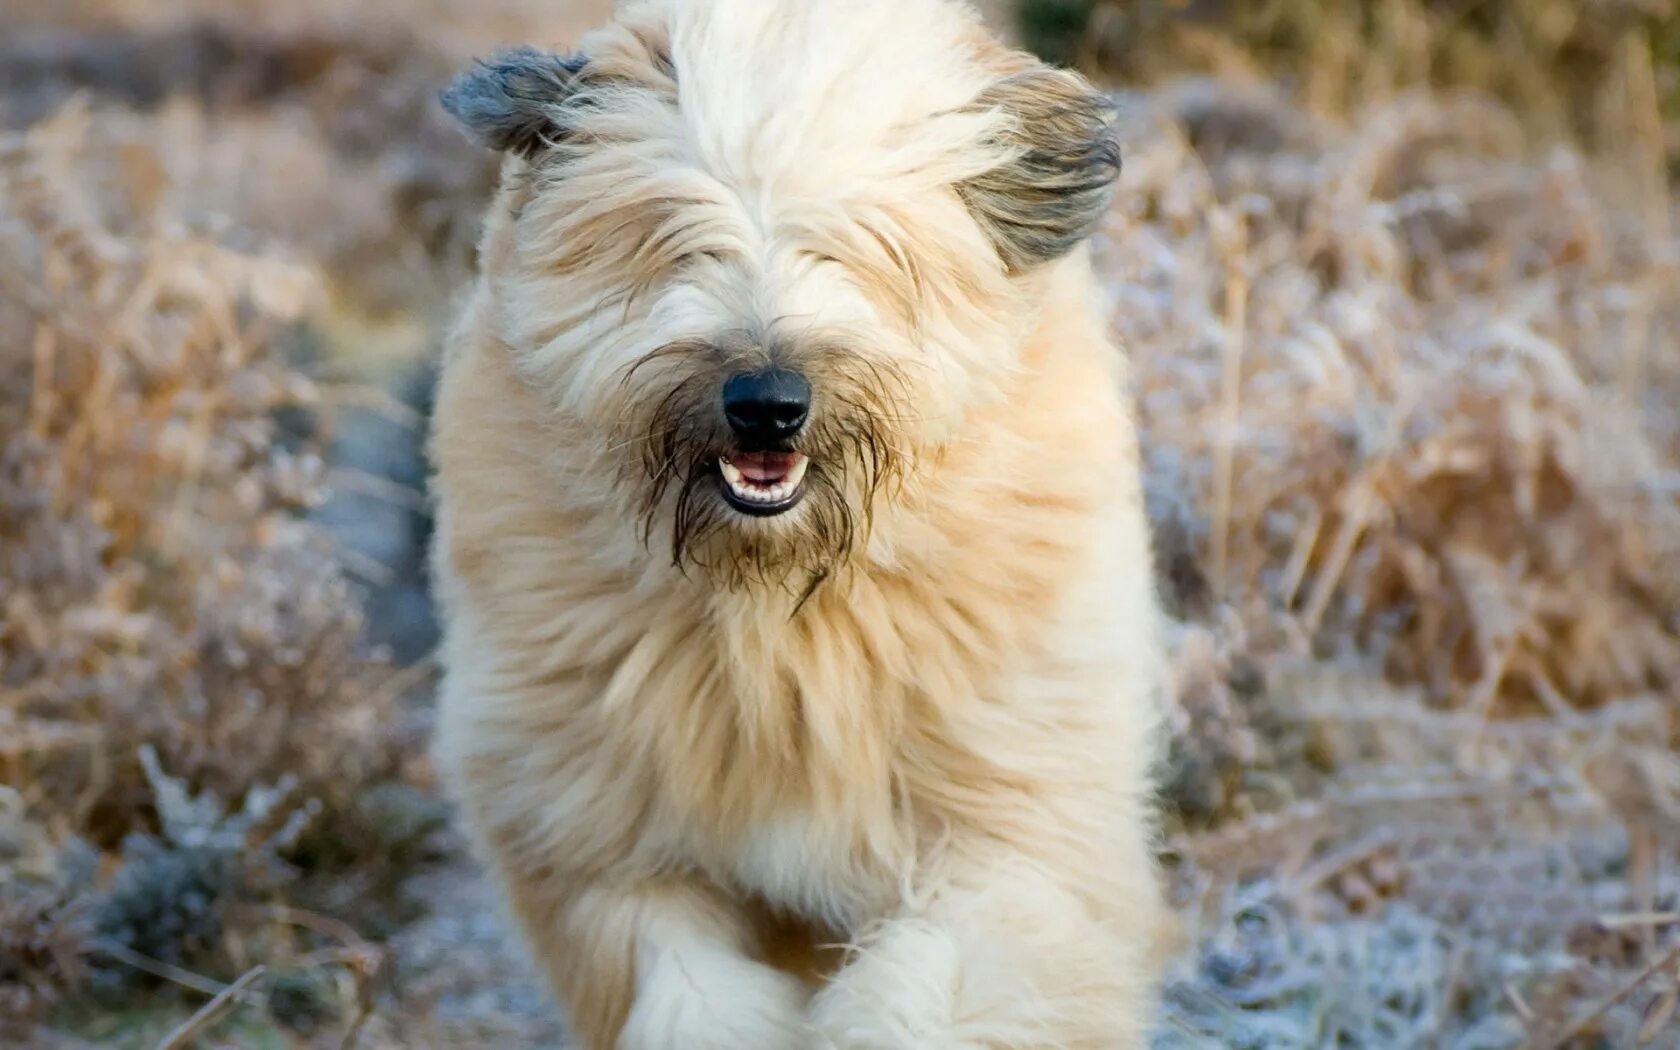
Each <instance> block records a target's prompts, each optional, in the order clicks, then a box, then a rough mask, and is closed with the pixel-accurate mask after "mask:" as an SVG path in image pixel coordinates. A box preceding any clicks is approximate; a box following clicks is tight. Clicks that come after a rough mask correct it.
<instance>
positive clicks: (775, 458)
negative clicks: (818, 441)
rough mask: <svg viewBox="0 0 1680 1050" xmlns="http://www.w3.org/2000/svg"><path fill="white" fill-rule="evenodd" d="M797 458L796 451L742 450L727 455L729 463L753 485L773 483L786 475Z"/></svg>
mask: <svg viewBox="0 0 1680 1050" xmlns="http://www.w3.org/2000/svg"><path fill="white" fill-rule="evenodd" d="M798 459H799V453H797V452H742V453H738V454H736V455H733V456H730V457H729V465H730V466H732V467H734V468H735V469H736V470H739V471H740V472H741V476H742V477H744V478H746V479H747V480H748V481H750V482H752V483H753V484H755V485H774V484H776V483H777V482H779V481H781V480H782V479H783V478H785V477H787V476H788V474H789V473H791V472H792V470H793V465H794V463H795V462H796V461H797V460H798Z"/></svg>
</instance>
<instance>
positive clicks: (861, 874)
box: [606, 572, 1047, 926]
mask: <svg viewBox="0 0 1680 1050" xmlns="http://www.w3.org/2000/svg"><path fill="white" fill-rule="evenodd" d="M1011 578H1012V576H1011V574H1008V573H995V572H994V583H993V586H992V587H991V588H988V589H987V590H986V591H984V592H982V594H981V595H976V594H975V592H974V581H972V580H964V581H962V586H961V587H960V588H958V587H954V588H951V591H950V592H949V593H947V592H946V591H945V590H944V589H943V588H941V587H940V582H941V581H939V580H938V579H937V578H934V579H925V578H924V579H919V580H916V581H914V582H911V581H909V580H906V579H901V578H891V577H889V578H885V579H880V578H865V579H859V580H853V581H851V583H850V585H849V586H848V587H847V588H846V589H845V590H844V592H843V593H835V594H833V595H823V596H821V597H819V598H816V599H813V600H812V601H810V602H808V603H807V604H806V605H805V607H804V608H802V609H801V610H800V611H799V613H798V614H797V615H796V616H794V617H792V618H791V619H790V618H788V616H787V610H786V606H785V605H780V604H776V605H772V606H771V607H770V608H769V609H764V608H762V607H760V606H758V605H755V604H754V603H751V602H745V601H743V602H738V603H737V602H732V601H724V602H720V603H717V604H714V605H712V606H711V607H710V609H708V610H707V611H706V612H704V613H690V614H689V615H691V616H693V617H694V619H693V621H692V622H691V624H690V626H689V628H688V629H686V630H677V629H673V630H672V631H671V632H669V634H668V635H667V637H669V638H671V639H673V641H672V643H671V647H670V648H669V649H668V650H667V651H666V652H665V653H664V654H663V656H662V657H659V658H654V659H650V660H649V662H650V664H652V665H653V666H658V667H664V668H667V669H668V670H667V671H666V672H665V673H664V674H661V673H660V672H658V671H654V672H652V673H651V675H650V677H649V679H648V680H647V681H645V682H644V683H643V685H644V688H643V689H642V690H641V691H640V695H639V696H636V697H633V698H632V697H629V696H626V697H624V698H623V702H624V703H625V704H627V705H635V706H637V707H638V708H639V709H640V717H637V718H636V719H634V720H633V721H631V722H630V723H629V724H628V725H626V724H624V723H620V724H619V726H618V728H617V729H616V730H615V731H617V732H624V731H625V730H626V729H629V731H630V732H633V733H636V734H639V735H641V734H645V735H642V736H641V740H640V741H639V746H637V747H636V748H635V751H636V752H638V753H640V754H641V755H643V756H645V759H644V760H645V762H646V768H644V769H643V770H642V771H641V778H638V779H643V780H644V782H645V783H647V784H648V785H649V786H650V787H651V789H652V797H651V798H650V803H651V805H650V806H649V809H648V812H647V820H646V823H645V826H644V829H643V830H644V836H643V838H642V841H641V843H640V846H641V848H642V849H646V850H650V851H653V852H654V853H664V854H665V856H664V858H663V859H664V860H665V861H666V862H668V863H672V864H691V865H695V866H698V867H701V868H703V869H704V870H706V871H707V872H708V873H709V874H710V875H712V876H713V877H714V878H715V879H716V880H717V881H719V882H721V883H724V884H726V885H734V886H736V887H738V888H739V889H740V890H742V891H743V892H749V893H752V894H755V895H758V896H761V897H763V898H764V899H766V900H767V901H769V902H771V903H772V904H775V905H778V906H780V907H783V908H785V909H787V910H790V911H794V912H797V913H800V914H804V915H811V916H816V917H820V918H823V919H825V920H827V921H830V922H833V923H835V924H837V925H842V926H844V925H848V924H849V920H850V919H851V918H852V917H854V916H856V915H861V914H865V913H867V912H869V911H870V910H871V908H872V907H873V906H874V905H875V904H877V903H878V901H879V900H880V899H883V898H887V897H890V895H891V894H892V893H894V892H896V890H897V889H898V881H899V879H900V878H901V877H902V875H903V874H904V871H905V870H906V869H907V867H908V866H909V865H910V863H911V860H912V858H913V857H914V856H915V855H916V853H917V849H918V847H919V846H922V845H925V843H926V842H927V840H928V839H929V838H930V837H931V836H936V835H937V834H939V832H940V830H941V826H942V825H948V824H949V823H951V822H954V821H960V820H961V819H962V817H963V813H962V806H961V796H962V793H963V791H964V790H965V789H968V790H981V789H982V788H983V787H984V786H987V785H989V784H990V783H991V782H993V781H995V780H996V778H997V777H998V776H999V774H998V772H997V771H996V770H994V769H992V768H990V766H989V762H990V757H989V756H988V755H987V753H986V751H985V746H986V744H987V743H988V741H987V740H985V739H982V738H981V737H982V734H979V733H977V732H975V731H974V730H975V727H974V726H973V725H971V724H969V723H967V722H966V721H965V720H964V712H962V711H960V710H952V709H947V708H946V707H942V706H941V705H940V704H938V703H936V702H934V701H933V700H932V699H931V698H933V697H954V696H960V697H986V696H994V697H995V696H999V695H1002V694H1004V693H1007V692H1010V691H1011V690H1010V689H1008V688H1006V686H1005V680H1006V679H1007V678H1009V677H1010V676H1013V675H1018V674H1020V673H1021V668H1022V666H1023V663H1024V661H1025V659H1026V655H1025V650H1026V649H1027V648H1029V646H1027V645H1024V644H1023V643H1024V641H1025V639H1027V638H1028V637H1030V632H1029V631H1028V630H1026V629H1025V627H1026V625H1025V623H1024V622H1023V620H1024V619H1025V618H1026V617H1030V616H1033V615H1035V614H1037V615H1039V616H1040V617H1042V616H1043V613H1044V612H1045V609H1044V601H1045V599H1046V597H1047V596H1046V595H1043V594H1029V593H1025V592H1023V591H1022V590H1021V588H1020V587H1019V586H1018V585H1014V586H1012V585H1011V584H1010V582H1009V580H1010V579H1011ZM959 591H960V592H963V593H965V595H966V597H965V598H963V599H962V600H958V599H956V598H955V597H953V595H954V594H955V593H957V592H959ZM631 659H633V660H639V659H641V657H637V656H632V657H631ZM662 679H663V680H662ZM606 702H607V704H608V705H611V704H612V703H613V699H612V698H611V697H610V696H609V697H608V698H607V701H606ZM609 711H610V707H609ZM613 717H616V716H613ZM1012 743H1015V744H1018V743H1019V741H1018V740H1016V741H1012ZM982 782H986V783H985V784H982Z"/></svg>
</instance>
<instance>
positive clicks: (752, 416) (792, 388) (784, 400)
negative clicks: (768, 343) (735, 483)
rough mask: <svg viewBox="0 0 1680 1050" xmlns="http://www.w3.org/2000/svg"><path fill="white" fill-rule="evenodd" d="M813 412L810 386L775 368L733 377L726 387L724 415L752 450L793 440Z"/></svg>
mask: <svg viewBox="0 0 1680 1050" xmlns="http://www.w3.org/2000/svg"><path fill="white" fill-rule="evenodd" d="M810 411H811V384H810V383H808V382H806V381H805V377H804V376H802V375H800V374H799V373H798V372H790V371H788V370H787V369H784V368H773V369H770V370H769V371H765V372H748V373H744V374H742V375H738V376H731V377H730V378H729V381H728V382H726V383H724V384H723V415H724V418H725V419H727V420H729V425H730V427H732V428H733V429H734V431H735V436H736V437H737V438H738V439H739V440H740V441H741V444H742V445H744V446H745V447H747V448H748V449H749V450H753V449H759V448H765V447H768V446H772V445H776V444H778V443H780V442H784V441H787V440H789V439H790V438H792V437H793V436H794V435H795V434H797V433H799V428H800V427H802V426H804V425H805V417H806V416H807V415H809V414H810Z"/></svg>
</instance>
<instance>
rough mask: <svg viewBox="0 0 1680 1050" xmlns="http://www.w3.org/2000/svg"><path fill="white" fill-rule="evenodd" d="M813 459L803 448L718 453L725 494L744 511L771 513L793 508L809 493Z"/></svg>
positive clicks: (744, 512) (747, 512)
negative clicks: (807, 480) (807, 473)
mask: <svg viewBox="0 0 1680 1050" xmlns="http://www.w3.org/2000/svg"><path fill="white" fill-rule="evenodd" d="M810 465H811V461H810V460H809V459H807V458H806V457H805V456H804V455H803V454H802V453H799V452H736V453H734V454H732V455H728V456H720V457H718V473H719V474H720V475H721V476H722V478H723V498H724V499H725V500H727V501H728V502H729V505H730V506H731V507H734V508H735V509H736V510H738V511H740V512H741V513H743V514H752V515H756V516H759V517H768V516H770V515H772V514H780V513H782V512H783V511H787V510H792V509H793V508H794V506H795V505H796V504H798V502H799V500H800V497H802V496H804V495H805V469H806V468H807V467H809V466H810Z"/></svg>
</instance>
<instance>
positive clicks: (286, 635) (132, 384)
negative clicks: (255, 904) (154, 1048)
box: [0, 109, 393, 1017]
mask: <svg viewBox="0 0 1680 1050" xmlns="http://www.w3.org/2000/svg"><path fill="white" fill-rule="evenodd" d="M154 131H155V128H154V127H153V126H152V125H151V124H149V123H136V122H133V121H130V120H127V119H125V118H121V117H109V118H94V117H92V116H91V115H90V114H88V113H87V112H86V111H84V110H79V109H71V110H69V111H66V112H64V113H62V114H60V115H59V116H58V117H56V118H54V119H52V120H50V121H47V122H45V123H43V124H40V125H38V126H36V127H35V128H33V129H31V130H30V131H29V132H28V133H27V134H26V135H23V136H19V137H12V138H9V139H5V140H3V141H0V331H3V332H4V335H3V336H0V609H3V610H4V616H3V618H0V769H3V770H4V783H5V785H6V787H5V788H4V789H3V791H0V801H3V802H4V803H5V807H4V809H5V812H6V815H7V817H8V824H9V826H8V828H7V832H8V834H9V835H10V836H11V837H12V838H13V839H15V840H17V841H19V842H22V843H24V844H25V845H27V846H28V847H30V848H28V849H20V850H18V851H17V852H18V853H19V854H20V855H21V858H22V860H21V862H20V860H19V857H16V856H14V857H12V858H11V863H9V864H8V865H7V866H6V867H5V869H4V870H5V872H6V875H7V877H6V878H4V879H0V913H4V914H5V916H6V919H5V922H6V927H5V929H4V931H0V960H5V961H4V962H0V1003H3V1004H4V1009H0V1014H3V1015H5V1016H7V1017H17V1016H23V1015H26V1014H27V1013H29V1012H31V1011H33V1010H34V1009H36V1008H39V1007H41V1006H44V1005H46V1004H47V1002H48V1000H49V999H50V997H51V995H52V994H53V993H54V992H55V991H56V990H58V989H57V988H55V984H66V985H68V984H71V983H74V979H75V978H77V977H78V976H81V975H85V972H86V971H87V970H88V968H89V966H90V964H91V963H90V955H92V954H99V953H104V954H110V953H109V952H108V951H107V949H106V946H107V945H110V944H115V945H117V946H118V947H117V950H118V951H121V950H124V949H127V950H132V951H137V952H141V953H144V954H146V955H148V956H152V957H158V958H163V959H164V960H165V961H173V962H179V961H184V960H185V959H186V958H187V957H188V956H190V955H194V954H199V953H202V952H207V951H213V950H214V949H215V948H216V947H217V946H216V944H215V943H214V942H215V940H216V938H217V936H218V933H219V929H220V926H221V923H222V918H223V916H222V914H221V909H222V908H223V906H224V905H226V904H228V903H230V902H232V901H234V900H236V899H238V898H241V897H243V896H244V895H245V893H246V891H247V890H253V891H254V887H253V885H251V883H252V880H253V878H254V876H255V874H256V869H257V868H259V867H262V868H270V867H274V866H275V865H277V864H278V858H277V855H274V854H273V853H272V850H273V849H279V848H282V847H285V846H287V845H289V844H290V843H291V842H292V841H293V840H295V838H296V837H297V833H298V832H299V831H301V830H302V829H301V825H300V824H299V823H298V822H299V821H301V820H303V819H305V818H307V817H310V816H313V815H314V814H315V813H316V812H318V811H320V810H322V809H327V810H343V809H345V808H347V806H348V805H349V803H350V801H351V800H352V799H353V798H354V796H355V795H356V793H357V792H358V791H359V790H360V789H361V787H362V786H363V785H365V784H367V783H368V782H369V781H370V780H371V779H373V778H374V777H375V776H376V775H379V774H381V773H383V772H385V771H386V770H387V769H388V768H390V766H391V763H392V760H393V756H392V755H391V753H390V749H389V747H388V746H387V742H388V741H389V740H390V739H391V736H392V729H391V728H390V726H391V711H390V701H391V700H392V699H393V697H391V696H389V695H387V693H386V692H385V691H384V690H383V689H382V683H384V682H385V681H386V680H387V679H388V678H389V675H390V673H391V672H390V671H388V670H386V669H384V668H382V667H381V666H380V664H379V663H378V661H376V660H374V659H371V658H370V657H369V656H367V655H366V654H364V653H362V652H361V651H360V650H359V648H358V644H357V637H358V635H359V633H360V621H359V619H358V614H357V611H356V603H355V601H354V600H353V599H352V597H351V593H350V591H349V589H348V587H347V586H346V584H345V581H344V579H343V577H342V575H341V573H340V570H339V567H338V564H337V563H336V561H335V560H334V558H333V556H332V552H331V549H330V547H328V546H327V545H326V544H325V543H324V542H323V537H322V536H320V535H319V534H317V533H316V531H315V530H313V529H312V528H310V527H309V526H308V525H306V524H305V523H303V522H302V521H301V520H300V519H299V516H298V512H299V511H300V510H302V509H303V508H305V507H306V506H308V505H309V504H310V503H311V502H312V500H313V499H314V498H315V493H316V489H317V487H318V483H319V479H320V475H321V471H322V464H321V462H320V460H319V459H318V458H317V457H316V456H314V455H312V454H311V453H310V452H308V451H307V449H305V448H291V447H288V445H289V443H288V441H287V440H286V438H285V434H284V433H283V431H282V429H281V427H280V425H279V422H278V421H279V418H280V416H281V414H282V413H285V412H294V413H295V412H297V411H299V410H304V409H307V408H308V407H309V406H310V404H311V403H312V401H313V397H314V395H313V388H312V386H311V384H310V383H309V382H308V381H307V380H305V379H304V378H303V377H302V376H300V375H299V374H297V373H295V372H294V371H292V370H291V369H290V368H288V367H287V366H286V364H285V363H284V361H283V360H282V359H281V357H280V355H279V353H278V352H277V349H276V348H277V346H278V345H279V344H280V342H281V341H282V339H283V336H284V334H285V333H286V331H287V330H288V328H289V327H290V326H292V325H294V324H295V323H296V322H297V321H298V320H299V318H300V317H302V316H303V314H304V313H305V311H306V310H307V309H308V308H309V306H310V303H311V300H312V299H313V298H314V297H315V296H317V295H318V293H319V287H318V281H317V278H316V275H315V274H314V273H313V272H312V271H311V270H309V269H307V268H304V267H301V266H299V265H296V264H293V263H288V262H285V261H283V260H281V259H280V258H277V257H272V256H268V255H263V254H257V253H254V252H248V251H241V250H236V249H233V248H230V247H228V246H226V245H225V244H223V243H218V241H217V240H215V239H212V238H210V237H207V236H205V235H204V234H202V233H199V232H194V231H193V230H191V229H189V228H187V227H185V226H183V225H182V223H181V217H180V215H179V214H178V213H177V212H176V211H174V210H173V209H170V208H168V207H167V206H166V205H167V197H168V190H169V188H170V187H171V184H170V182H169V181H168V179H167V178H166V175H165V172H164V170H163V165H164V163H165V162H164V159H163V155H162V154H160V153H159V152H158V150H159V147H160V146H161V143H160V142H159V141H158V140H156V139H155V138H154V137H153V132H154ZM148 756H149V757H150V761H151V762H152V764H153V766H152V768H151V769H150V770H148V769H146V768H145V767H144V765H143V761H142V760H143V759H146V758H147V757H148ZM166 773H167V775H166ZM170 778H179V779H180V780H182V781H185V782H187V783H190V784H191V785H192V786H193V788H194V790H195V791H197V792H201V793H203V796H204V803H203V807H201V809H200V810H198V811H195V812H198V814H199V817H200V818H201V819H198V820H197V821H196V823H194V822H191V821H186V820H185V818H182V819H177V820H174V821H173V822H171V819H170V808H169V806H168V805H167V802H168V800H167V799H160V798H159V796H158V793H159V791H160V790H165V787H166V786H167V785H169V784H171V783H173V781H172V780H171V779H170ZM213 800H225V802H226V803H227V804H228V805H231V806H232V807H234V808H235V809H237V810H241V811H242V812H243V813H244V814H245V815H246V816H247V817H249V820H248V821H243V822H241V821H237V820H236V821H234V822H233V823H225V822H224V814H223V813H222V810H221V808H220V805H221V804H220V803H219V802H215V801H213ZM176 808H178V809H182V810H183V811H184V810H185V809H186V808H187V807H186V806H185V804H184V803H182V805H181V806H178V807H176ZM215 829H221V830H220V831H218V832H217V833H216V834H212V831H213V830H215ZM217 835H221V838H220V839H218V838H217ZM99 852H103V853H105V854H106V856H107V857H108V858H109V859H110V860H111V861H112V862H114V864H115V872H114V875H113V874H110V873H109V872H107V873H105V874H104V875H102V876H101V878H100V879H99V880H98V886H97V889H96V888H95V887H94V885H93V882H92V880H91V873H89V872H87V871H84V870H82V869H83V868H84V867H85V866H86V864H85V863H84V861H83V859H82V858H83V856H84V855H86V854H89V853H94V854H97V853H99ZM84 882H85V883H87V885H82V886H78V887H77V888H78V889H79V890H84V891H87V895H86V896H85V897H84V898H82V899H70V898H68V897H67V895H66V893H65V889H66V887H69V886H72V885H75V884H77V883H84ZM19 902H21V903H19ZM14 960H22V965H17V966H15V965H14ZM31 960H33V961H31Z"/></svg>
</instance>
